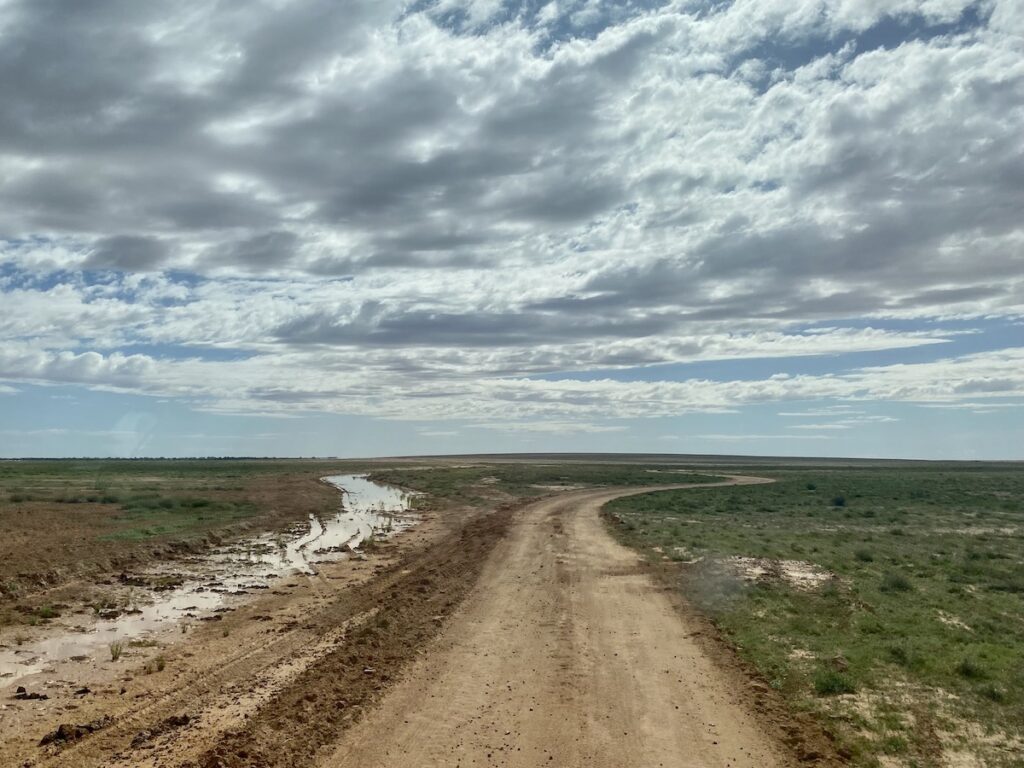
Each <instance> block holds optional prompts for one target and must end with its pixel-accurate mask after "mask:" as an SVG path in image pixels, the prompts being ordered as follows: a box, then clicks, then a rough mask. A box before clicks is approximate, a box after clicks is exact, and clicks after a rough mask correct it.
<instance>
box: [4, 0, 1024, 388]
mask: <svg viewBox="0 0 1024 768" xmlns="http://www.w3.org/2000/svg"><path fill="white" fill-rule="evenodd" d="M1015 2H1016V3H1017V4H1016V5H1015ZM492 5H493V8H496V9H497V10H494V12H493V13H490V12H489V11H488V10H487V8H488V7H491V6H490V5H488V4H487V3H475V2H470V0H452V1H451V2H445V3H433V2H424V3H416V4H406V3H399V2H379V1H376V0H375V1H373V2H371V1H370V0H358V1H357V0H352V1H350V2H343V3H338V2H333V1H331V2H328V1H327V0H293V1H292V2H277V1H276V0H275V1H273V2H271V1H270V0H266V2H252V3H245V4H232V3H209V2H201V1H200V0H194V1H192V2H177V3H170V2H147V3H138V2H128V0H121V1H120V2H117V1H115V0H104V2H95V3H88V4H86V3H78V2H71V0H63V1H62V0H32V2H28V1H24V2H8V3H6V4H3V3H0V72H3V73H4V77H3V78H0V104H3V109H0V260H3V261H5V262H7V261H10V262H11V264H12V265H13V266H14V268H16V269H18V270H22V271H26V272H30V273H34V274H36V275H37V276H40V283H41V284H44V285H45V284H46V280H45V279H44V276H45V275H46V274H50V273H53V274H64V271H66V270H71V271H72V272H74V271H75V270H88V271H89V272H90V273H92V272H95V271H111V272H113V273H115V275H114V276H113V277H111V278H110V279H111V280H112V281H113V283H112V287H111V288H110V289H109V290H108V291H106V292H103V291H97V290H95V289H94V288H93V287H91V286H89V285H87V284H86V283H84V282H75V280H71V279H69V280H67V281H66V282H65V283H64V284H63V286H62V291H63V293H60V292H57V291H55V290H54V289H53V286H47V287H48V289H49V294H48V295H45V296H44V295H43V294H44V291H42V290H37V291H35V293H34V294H33V293H32V292H31V291H27V292H26V293H25V294H24V295H19V297H18V301H19V302H24V306H26V307H30V309H28V310H26V311H27V312H30V313H32V312H34V313H36V314H35V315H34V317H35V318H36V323H35V328H33V327H32V324H31V323H30V322H28V321H27V320H25V317H19V318H9V319H5V318H0V333H2V334H5V335H6V336H5V338H6V339H11V340H16V341H18V342H19V343H27V344H35V346H36V347H37V348H38V350H45V351H46V352H47V353H48V354H50V353H52V354H57V353H58V352H60V351H61V350H65V351H66V350H74V351H75V353H76V354H77V353H79V352H81V350H82V349H89V348H95V349H99V350H101V351H103V352H104V354H107V353H109V351H110V350H115V349H117V348H118V347H119V345H120V346H123V345H130V344H152V345H166V346H175V345H209V346H216V347H217V348H222V347H223V348H239V349H244V350H247V351H248V352H249V353H251V354H252V355H253V356H254V357H259V356H270V355H272V354H275V353H278V352H281V353H286V354H292V353H295V352H296V350H298V351H299V352H301V353H303V354H306V353H308V352H310V350H315V351H317V352H321V351H330V350H332V349H333V350H341V352H339V354H342V353H346V354H347V353H348V352H349V351H351V350H360V352H361V353H362V354H367V353H368V351H373V352H375V353H377V352H379V353H380V356H379V357H376V358H373V360H372V361H371V365H372V366H373V369H374V370H375V371H377V372H383V374H387V375H393V376H395V377H397V378H398V379H401V380H402V381H403V382H407V381H409V380H415V381H425V382H429V383H430V384H431V387H433V390H432V391H433V392H438V393H443V395H438V397H442V396H443V397H456V396H457V394H454V393H457V392H458V391H460V390H459V389H458V388H452V387H449V386H447V383H446V382H449V381H453V380H454V381H459V382H461V381H462V380H464V379H465V378H468V377H472V376H479V375H486V376H492V377H500V376H516V375H523V374H531V373H537V372H550V371H559V370H580V369H584V368H586V367H587V366H593V367H614V366H636V365H648V364H652V363H659V362H671V361H679V360H689V359H699V358H701V357H715V358H721V357H728V356H729V354H743V355H747V356H751V355H754V354H755V353H756V352H757V350H758V348H759V347H758V345H759V344H760V345H761V347H760V348H761V349H762V350H763V354H765V355H766V356H773V355H781V354H782V352H780V351H778V350H784V351H785V352H786V353H789V354H794V355H796V354H801V355H802V354H815V353H823V354H824V353H827V354H832V353H834V352H835V351H837V350H841V349H842V348H843V343H844V339H845V337H842V336H841V334H840V335H837V336H836V337H835V338H833V339H831V340H828V339H826V340H824V341H822V342H821V343H820V345H819V346H814V345H813V344H811V343H810V342H809V341H808V340H807V339H805V338H802V337H799V336H798V334H795V333H793V331H792V329H793V328H794V327H796V328H799V327H800V326H801V325H802V324H804V323H819V322H823V321H826V322H827V321H830V320H833V319H835V318H850V317H869V318H881V317H887V316H896V317H900V318H915V317H916V318H935V317H939V316H947V315H975V316H1003V317H1020V316H1021V315H1022V314H1024V226H1022V223H1021V211H1022V210H1024V42H1022V38H1021V37H1020V32H1021V29H1020V27H1019V25H1018V26H1017V27H1015V26H1014V24H1015V23H1016V22H1015V21H1014V19H1016V18H1017V16H1018V14H1016V13H1015V9H1016V10H1020V6H1019V2H1018V0H985V2H982V3H972V2H968V0H963V1H962V2H961V1H959V0H949V1H948V2H944V3H941V4H937V3H921V2H913V1H912V0H893V2H892V3H890V4H886V6H887V7H886V8H879V7H878V6H879V5H880V4H878V3H872V2H868V1H867V0H849V1H848V2H844V3H838V2H827V1H826V0H820V2H809V3H802V4H797V5H794V4H792V3H790V2H783V1H782V0H765V2H759V3H698V2H693V3H682V4H668V3H660V2H643V3H630V4H623V3H613V2H596V1H590V0H572V1H570V2H563V3H560V4H559V5H558V6H557V11H558V12H557V13H554V14H551V11H553V10H555V7H553V6H546V5H545V6H541V5H538V4H528V7H527V4H523V5H521V6H517V5H516V4H514V3H511V4H509V3H505V4H496V5H494V4H492ZM940 6H941V7H940ZM3 240H6V241H7V244H6V246H5V245H4V244H3V242H2V241H3ZM162 274H171V275H178V276H180V275H181V274H190V275H192V276H193V279H192V280H191V281H189V280H182V281H179V282H175V280H170V279H165V278H164V277H163V276H162ZM0 278H2V273H0ZM339 278H341V279H339ZM140 285H141V286H143V287H142V288H139V287H138V286H140ZM2 286H3V284H2V283H0V287H2ZM4 298H8V297H6V296H5V297H4ZM9 300H10V301H13V298H11V299H9ZM47 307H50V308H47ZM53 307H56V309H54V308H53ZM27 317H33V315H27ZM787 333H791V334H792V335H791V336H788V337H787V336H786V334H787ZM759 334H767V335H766V336H764V337H762V336H759ZM772 334H774V335H772ZM932 340H934V339H932ZM886 343H890V344H893V345H897V346H898V345H909V344H912V343H914V340H913V339H908V338H895V337H894V338H893V339H889V340H885V339H882V340H879V339H876V338H859V339H857V340H856V344H860V345H861V346H860V347H858V348H864V349H868V348H870V349H877V348H885V344H886ZM922 343H923V342H922ZM772 345H774V346H772ZM406 347H408V348H410V349H409V351H408V352H407V353H406V352H405V351H404V348H406ZM38 350H37V351H38ZM54 359H55V360H56V362H55V363H53V364H52V365H50V367H48V368H45V370H48V371H51V374H52V376H54V377H55V378H54V380H64V379H61V378H60V377H62V376H64V377H66V376H69V375H71V374H72V373H74V371H75V370H77V368H76V369H74V370H71V373H68V369H67V366H68V365H72V363H73V364H74V365H77V366H81V365H84V363H82V362H81V361H78V358H73V359H72V358H68V359H64V358H60V357H55V358H54ZM304 360H305V363H304V364H307V365H308V366H309V368H308V370H309V371H318V372H325V371H328V372H334V370H335V369H334V368H333V366H334V365H336V364H337V365H339V366H341V363H338V362H337V360H335V359H334V358H328V357H320V358H317V359H315V360H314V359H313V358H306V359H304ZM69 361H70V362H69ZM76 361H77V362H76ZM87 362H88V364H89V365H90V366H92V365H95V366H98V368H97V370H98V371H100V372H101V373H102V372H103V371H105V370H107V369H106V368H104V367H103V365H101V363H100V362H97V361H95V360H93V359H92V358H90V359H89V360H88V361H87ZM138 364H141V363H138ZM350 364H351V363H347V364H346V365H350ZM342 367H344V366H342ZM27 370H29V371H32V370H35V369H34V368H32V367H31V366H29V367H28V368H27ZM41 370H42V369H41ZM90 370H91V369H90ZM33 375H35V374H33ZM48 375H50V374H48ZM37 378H39V379H40V380H45V378H46V377H45V376H43V375H42V374H40V375H39V376H38V377H37ZM118 381H122V380H121V379H119V380H118ZM183 386H184V385H183ZM353 386H354V385H353ZM396 386H398V385H396ZM963 386H964V387H965V388H966V389H965V391H967V390H968V389H970V388H971V387H976V388H978V391H985V388H986V387H992V389H991V390H990V391H1010V390H1012V389H1013V388H1012V387H1009V389H1008V388H1007V385H1006V382H1002V383H1000V381H999V380H998V378H997V377H995V378H991V379H988V380H984V381H973V380H971V381H966V382H964V383H963ZM1000 387H1002V389H1000ZM185 389H187V387H185ZM399 389H401V390H402V391H403V392H404V393H405V394H406V395H407V396H408V397H410V398H417V399H429V398H431V397H433V396H434V395H432V394H431V392H423V391H419V390H418V389H416V388H415V387H411V386H409V385H408V384H407V383H404V384H402V385H400V386H399ZM771 391H773V392H774V391H775V390H774V389H773V390H771ZM310 392H311V394H309V395H308V398H309V399H314V400H315V399H321V400H322V399H325V398H329V397H334V396H335V395H337V396H339V397H340V394H339V392H340V390H336V389H334V388H332V387H320V388H316V389H315V390H310ZM251 393H252V396H253V397H255V398H257V399H260V400H273V401H275V402H282V403H283V402H299V401H304V400H305V399H307V395H306V394H304V393H305V390H303V392H295V391H293V390H290V389H288V388H287V387H282V386H269V385H268V386H266V387H265V388H258V387H254V388H252V390H251ZM524 396H528V397H530V398H540V397H541V394H540V393H539V392H538V391H535V390H530V391H529V392H528V394H527V395H524ZM558 399H559V401H560V402H563V403H564V402H569V401H568V400H566V398H565V397H564V396H562V397H560V398H558Z"/></svg>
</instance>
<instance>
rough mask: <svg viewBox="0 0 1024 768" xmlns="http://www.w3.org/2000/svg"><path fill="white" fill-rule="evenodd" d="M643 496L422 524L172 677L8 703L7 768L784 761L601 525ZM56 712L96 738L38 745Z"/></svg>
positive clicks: (701, 643)
mask: <svg viewBox="0 0 1024 768" xmlns="http://www.w3.org/2000/svg"><path fill="white" fill-rule="evenodd" d="M733 482H761V481H760V480H759V479H757V478H736V479H735V480H734V481H733ZM664 487H666V488H668V487H678V486H664ZM704 487H707V486H704ZM651 490H655V489H653V488H632V489H628V490H625V489H620V490H609V489H604V490H598V491H595V490H590V491H572V492H569V493H563V494H559V495H557V496H553V497H549V498H547V499H544V500H541V501H537V502H533V503H531V504H528V505H525V506H522V507H520V508H513V507H499V508H498V509H497V510H495V511H494V512H492V513H488V514H478V513H473V512H470V511H469V510H447V511H446V512H445V513H444V514H436V515H431V516H430V518H429V519H428V520H427V521H426V522H425V523H424V524H423V525H421V526H418V527H417V528H416V529H414V530H413V531H412V532H410V533H408V534H403V535H402V536H400V537H398V539H396V540H395V543H393V544H389V545H387V546H386V547H385V548H384V549H383V551H382V552H380V553H377V554H374V555H373V556H372V557H371V559H370V560H368V561H366V562H357V563H339V564H336V565H333V566H331V567H325V568H324V569H322V570H321V571H320V573H319V575H318V576H317V577H316V578H312V579H310V578H307V577H295V578H294V579H290V580H288V582H287V583H286V584H282V585H280V586H279V587H277V588H276V589H274V590H273V593H271V594H267V595H265V596H263V597H260V598H259V599H257V600H254V601H253V602H252V603H251V604H249V605H247V606H246V607H244V608H242V609H240V610H238V611H235V612H234V613H231V614H227V615H226V616H225V618H224V619H223V620H222V621H221V622H211V623H209V624H207V625H205V626H203V627H202V628H201V629H197V630H195V631H194V632H192V633H190V634H189V635H188V636H187V637H183V638H182V639H181V640H178V641H176V642H174V643H173V644H172V645H170V646H169V647H166V648H163V649H159V650H160V652H161V653H162V654H163V655H164V656H165V657H166V669H164V670H163V671H159V672H153V673H151V674H145V673H143V672H142V668H143V666H144V665H145V664H146V663H147V662H148V661H149V660H150V659H151V658H152V654H153V653H155V652H156V651H152V652H142V651H140V652H139V654H140V655H139V656H138V657H137V658H134V659H129V660H127V661H125V660H122V661H121V662H119V663H117V664H110V665H104V666H103V668H98V669H92V670H91V671H90V672H89V676H83V677H78V678H75V679H73V680H72V679H69V680H67V681H65V682H66V683H67V685H66V686H64V687H63V688H62V687H61V686H51V688H50V690H51V692H53V693H54V695H52V696H51V698H50V699H49V700H46V701H17V702H14V703H11V702H10V701H9V700H8V698H6V697H5V699H4V701H3V702H2V705H3V707H4V710H3V720H4V722H3V725H4V727H3V728H2V729H0V730H3V731H4V739H3V741H2V743H0V765H4V766H7V765H11V766H76V768H78V767H81V768H87V767H89V766H120V767H125V766H153V767H156V766H166V767H168V768H169V767H170V766H193V767H195V766H198V767H200V768H217V767H224V768H241V767H242V766H262V767H265V768H283V767H284V766H289V768H297V767H298V766H314V765H317V766H320V767H321V768H332V767H335V766H367V767H373V766H381V767H383V766H410V765H430V766H457V765H460V766H471V765H477V766H483V765H505V766H527V765H529V766H542V765H551V766H559V767H561V766H584V765H586V766H598V767H599V768H600V767H601V766H607V767H608V768H611V767H612V766H615V767H616V768H625V767H626V766H693V767H696V766H702V767H703V766H723V767H724V766H735V767H736V768H743V767H744V766H751V767H753V766H758V767H769V766H789V765H791V764H793V763H794V762H795V757H794V754H795V752H794V748H793V746H792V745H793V744H794V741H793V740H792V739H787V738H786V736H785V733H786V730H787V727H786V726H785V725H783V726H782V727H781V729H780V727H779V723H777V722H773V720H772V718H771V717H768V716H766V715H765V711H763V704H762V703H758V702H763V697H764V696H766V695H767V696H769V698H770V693H769V692H768V691H767V689H766V687H764V686H760V685H759V684H758V683H756V682H754V683H752V682H751V680H750V679H749V678H747V677H744V675H743V673H741V672H739V671H737V669H730V668H729V667H728V664H723V663H722V659H723V658H728V655H727V654H726V655H722V654H723V653H724V652H723V651H722V649H721V648H719V647H718V646H715V648H716V649H717V650H709V646H708V645H707V644H708V640H707V635H708V631H707V626H706V624H704V623H702V620H701V619H699V617H688V615H687V613H686V612H685V611H680V606H679V604H678V602H677V598H676V597H675V594H674V592H673V591H672V590H670V589H667V588H666V587H665V586H663V585H662V584H661V583H660V582H659V581H658V580H657V579H656V578H655V577H654V576H653V575H652V573H651V570H650V568H648V567H647V566H645V565H644V563H643V562H642V561H641V559H640V558H639V557H638V556H637V555H636V554H635V553H633V552H632V551H631V550H628V549H625V548H624V547H622V546H620V545H619V544H617V543H616V542H615V541H614V540H613V539H612V538H611V537H610V536H609V535H608V533H607V532H606V531H605V529H604V527H603V525H602V523H601V521H600V519H599V517H598V512H599V509H600V507H601V505H602V504H604V503H605V502H606V501H608V500H610V499H612V498H615V497H616V496H619V495H623V494H628V493H644V492H649V491H651ZM694 492H696V493H699V490H698V489H697V488H695V489H694ZM147 653H148V656H147V655H146V654H147ZM716 653H718V654H719V655H720V656H721V658H715V654H716ZM713 659H714V660H713ZM83 674H84V673H83ZM752 684H753V685H754V686H757V687H756V692H755V690H753V689H752V688H751V685H752ZM81 685H87V686H88V687H89V688H90V692H89V693H88V694H84V695H76V694H75V693H74V689H75V688H76V687H78V686H81ZM769 709H770V708H769ZM62 723H64V724H69V725H87V724H94V725H96V726H97V728H96V730H95V732H92V733H85V732H84V731H82V732H81V735H80V737H79V738H76V739H74V740H72V741H69V742H61V741H58V742H56V743H53V744H49V745H46V746H39V740H40V738H42V737H43V736H44V735H45V734H47V733H50V732H52V731H53V730H54V729H55V728H56V727H57V726H58V725H60V724H62ZM790 730H792V729H790ZM784 742H785V743H784ZM787 744H788V745H789V746H787ZM804 759H805V761H807V762H815V756H814V755H810V756H808V755H804Z"/></svg>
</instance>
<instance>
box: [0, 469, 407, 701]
mask: <svg viewBox="0 0 1024 768" xmlns="http://www.w3.org/2000/svg"><path fill="white" fill-rule="evenodd" d="M323 481H324V482H325V483H328V484H330V485H332V486H334V487H335V488H337V489H338V490H339V491H340V492H341V504H340V508H339V510H338V512H337V513H336V514H334V515H332V516H330V517H316V516H313V515H311V516H310V517H309V519H308V520H307V521H306V522H305V523H303V524H301V525H297V526H295V527H293V528H292V529H290V530H288V531H287V532H285V533H284V534H260V535H257V536H251V537H248V538H246V539H243V540H241V541H239V542H237V543H234V544H232V545H230V546H224V547H217V548H214V549H212V550H210V551H208V552H205V553H202V554H195V555H189V556H187V557H183V558H179V559H177V560H174V561H173V562H167V563H160V564H157V565H155V566H153V567H152V568H150V569H147V570H145V571H138V572H133V573H131V574H129V573H122V574H121V575H120V576H119V577H116V578H113V579H108V580H107V581H106V582H104V583H103V584H102V585H100V586H102V588H103V593H104V597H103V599H102V601H101V602H98V603H95V604H94V605H92V606H80V607H78V608H77V609H75V611H76V612H67V613H66V615H65V616H63V617H62V618H61V620H60V621H59V622H53V623H51V624H49V625H46V626H42V627H38V628H35V630H26V628H24V627H19V628H9V629H8V630H6V631H5V632H4V633H3V634H0V690H2V689H6V688H9V687H12V686H16V685H20V684H22V683H25V682H28V681H30V680H31V679H32V678H33V677H38V676H41V675H47V674H52V673H55V672H57V671H58V670H59V666H60V665H62V664H68V663H76V664H89V663H96V662H98V661H100V660H101V659H102V657H104V656H106V657H108V658H109V657H110V656H111V655H113V654H119V653H120V652H121V651H120V650H119V649H121V648H124V647H126V646H128V645H130V644H133V643H135V644H145V643H155V642H156V641H157V640H158V639H159V638H160V636H162V635H165V634H168V633H171V632H175V631H187V630H188V627H189V625H191V624H194V623H198V622H205V621H216V620H219V619H220V617H221V615H222V614H224V613H226V612H229V611H232V610H235V609H236V608H238V607H239V606H240V605H242V604H244V602H245V601H246V600H248V599H250V598H251V597H252V596H254V595H258V594H261V593H263V592H265V591H267V590H271V589H273V585H274V584H275V582H276V581H277V580H279V579H281V578H282V577H286V576H289V575H293V574H296V573H300V574H307V575H310V576H313V575H315V574H316V573H317V569H318V567H319V565H321V564H322V563H325V562H332V561H337V560H342V559H346V558H359V557H362V553H361V551H360V550H361V548H362V547H363V546H364V545H366V543H367V542H369V541H376V540H381V539H385V538H388V537H390V536H393V535H395V534H397V533H400V532H401V531H404V530H406V529H408V528H409V527H410V526H412V525H414V524H415V522H416V519H417V518H416V516H415V514H414V513H412V511H411V507H412V504H413V498H414V497H413V495H412V494H410V493H409V492H407V491H404V490H402V489H399V488H394V487H391V486H386V485H381V484H378V483H374V482H371V481H369V480H367V479H366V477H365V476H361V475H332V476H329V477H325V478H323Z"/></svg>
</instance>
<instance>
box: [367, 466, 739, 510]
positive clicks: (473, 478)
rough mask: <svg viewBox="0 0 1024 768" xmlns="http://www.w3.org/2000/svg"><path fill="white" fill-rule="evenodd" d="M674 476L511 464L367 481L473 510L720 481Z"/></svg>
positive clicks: (385, 474)
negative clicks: (575, 489) (549, 497)
mask: <svg viewBox="0 0 1024 768" xmlns="http://www.w3.org/2000/svg"><path fill="white" fill-rule="evenodd" d="M679 470H680V468H679V467H678V466H675V465H668V466H661V465H642V464H569V463H560V464H519V463H515V464H482V465H479V466H477V465H474V466H470V467H434V468H429V469H387V470H375V471H374V472H373V473H372V475H371V478H372V479H373V480H376V481H378V482H382V483H390V484H392V485H397V486H400V487H403V488H410V489H412V490H416V491H421V492H423V493H427V494H430V495H431V496H434V497H435V498H445V499H449V500H457V501H464V502H468V503H477V504H480V503H486V502H487V500H488V498H490V497H491V496H492V495H493V494H494V493H500V494H505V495H507V496H509V497H515V498H530V497H534V496H543V495H544V494H547V493H551V492H552V490H554V489H556V488H557V487H559V486H576V485H579V486H591V487H596V486H643V485H666V484H668V483H710V482H716V481H719V480H722V478H721V477H718V476H715V475H711V474H706V473H689V472H687V473H685V474H684V473H680V471H679Z"/></svg>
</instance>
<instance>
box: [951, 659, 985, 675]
mask: <svg viewBox="0 0 1024 768" xmlns="http://www.w3.org/2000/svg"><path fill="white" fill-rule="evenodd" d="M955 670H956V673H957V674H958V675H960V677H964V678H967V679H968V680H984V679H985V678H986V677H988V674H987V673H986V671H985V668H984V667H983V666H981V664H979V663H978V662H977V661H975V660H974V659H972V658H970V657H967V656H965V657H964V658H962V659H960V661H959V662H957V665H956V667H955Z"/></svg>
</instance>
